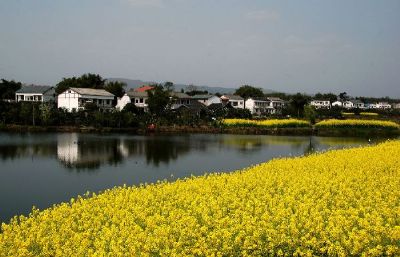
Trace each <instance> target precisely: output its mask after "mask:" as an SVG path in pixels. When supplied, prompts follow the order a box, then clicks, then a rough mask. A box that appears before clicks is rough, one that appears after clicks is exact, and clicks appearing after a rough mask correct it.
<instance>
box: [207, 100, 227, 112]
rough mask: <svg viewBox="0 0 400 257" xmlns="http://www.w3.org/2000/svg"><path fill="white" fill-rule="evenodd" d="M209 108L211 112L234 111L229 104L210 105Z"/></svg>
mask: <svg viewBox="0 0 400 257" xmlns="http://www.w3.org/2000/svg"><path fill="white" fill-rule="evenodd" d="M207 108H208V109H209V110H211V111H215V110H219V109H222V108H227V109H232V108H233V106H232V105H231V103H229V102H228V103H227V104H224V103H213V104H210V105H209V106H207Z"/></svg>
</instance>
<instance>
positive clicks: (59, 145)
mask: <svg viewBox="0 0 400 257" xmlns="http://www.w3.org/2000/svg"><path fill="white" fill-rule="evenodd" d="M377 141H378V140H372V142H368V140H367V139H365V138H338V137H336V138H330V137H290V136H263V135H211V134H185V135H148V136H137V135H129V134H80V133H24V134H19V133H0V221H1V222H8V221H9V219H10V218H11V217H13V216H14V215H21V214H22V215H27V214H28V213H29V212H30V211H31V209H32V206H36V207H37V208H39V209H43V208H47V207H49V206H51V205H53V204H56V203H60V202H64V201H69V200H70V198H72V197H76V196H77V195H80V194H84V193H85V192H87V191H90V192H98V191H102V190H104V189H108V188H112V187H114V186H119V185H123V184H126V185H139V184H141V183H153V182H157V181H158V180H165V179H166V180H169V181H173V180H175V179H177V178H182V177H188V176H191V175H202V174H205V173H210V172H216V171H218V172H229V171H233V170H237V169H241V168H245V167H248V166H251V165H254V164H258V163H261V162H265V161H268V160H271V159H273V158H277V157H286V156H299V155H304V154H309V153H312V152H315V151H324V150H327V149H331V148H343V147H354V146H359V145H365V144H368V143H375V142H377Z"/></svg>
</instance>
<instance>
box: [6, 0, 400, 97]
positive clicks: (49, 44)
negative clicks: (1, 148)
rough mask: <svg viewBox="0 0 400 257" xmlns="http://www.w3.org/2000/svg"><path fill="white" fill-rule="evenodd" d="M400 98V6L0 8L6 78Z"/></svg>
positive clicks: (30, 2) (118, 3)
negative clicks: (90, 76) (97, 78)
mask: <svg viewBox="0 0 400 257" xmlns="http://www.w3.org/2000/svg"><path fill="white" fill-rule="evenodd" d="M84 73H96V74H100V75H101V76H102V77H103V78H115V77H120V78H129V79H141V80H145V81H158V82H162V81H172V82H174V83H183V84H194V85H209V86H221V87H230V88H232V87H233V88H237V87H239V86H240V85H243V84H249V85H252V86H255V87H260V88H267V89H272V90H275V91H281V92H289V93H294V92H302V93H309V94H313V93H317V92H332V93H336V94H338V93H340V92H347V94H349V95H352V96H377V97H378V96H379V97H383V96H389V97H392V98H400V1H398V0H379V1H378V0H357V1H356V0H323V1H322V0H308V1H305V0H287V1H282V0H276V1H266V0H258V1H256V0H245V1H244V0H218V1H216V0H58V1H54V0H0V78H5V79H9V80H10V79H14V80H17V81H22V82H24V83H34V84H44V85H55V84H57V83H58V82H59V81H60V80H61V79H62V78H63V77H72V76H80V75H82V74H84Z"/></svg>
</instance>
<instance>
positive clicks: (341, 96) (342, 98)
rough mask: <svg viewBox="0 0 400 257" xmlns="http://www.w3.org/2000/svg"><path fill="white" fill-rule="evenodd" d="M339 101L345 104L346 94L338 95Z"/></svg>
mask: <svg viewBox="0 0 400 257" xmlns="http://www.w3.org/2000/svg"><path fill="white" fill-rule="evenodd" d="M339 99H340V101H342V102H345V101H347V100H349V97H348V95H347V93H346V92H342V93H340V94H339Z"/></svg>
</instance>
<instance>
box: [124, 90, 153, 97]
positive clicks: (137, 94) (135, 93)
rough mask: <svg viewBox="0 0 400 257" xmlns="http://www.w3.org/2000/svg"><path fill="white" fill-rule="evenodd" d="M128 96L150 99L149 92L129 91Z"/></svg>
mask: <svg viewBox="0 0 400 257" xmlns="http://www.w3.org/2000/svg"><path fill="white" fill-rule="evenodd" d="M126 94H127V95H128V96H129V97H148V93H147V91H140V92H139V91H135V90H129V91H128V92H126Z"/></svg>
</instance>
